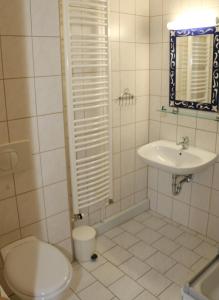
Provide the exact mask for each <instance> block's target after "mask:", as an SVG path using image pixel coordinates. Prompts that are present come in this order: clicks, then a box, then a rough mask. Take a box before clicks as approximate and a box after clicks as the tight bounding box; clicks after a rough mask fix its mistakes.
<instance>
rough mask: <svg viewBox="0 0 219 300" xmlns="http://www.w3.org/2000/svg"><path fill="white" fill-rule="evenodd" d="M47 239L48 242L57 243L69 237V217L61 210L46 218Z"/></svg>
mask: <svg viewBox="0 0 219 300" xmlns="http://www.w3.org/2000/svg"><path fill="white" fill-rule="evenodd" d="M47 228H48V239H49V242H50V243H53V244H54V243H58V242H61V241H63V240H66V239H67V238H69V237H70V235H71V231H70V217H69V213H68V212H62V213H60V214H58V215H56V216H53V217H49V218H48V219H47Z"/></svg>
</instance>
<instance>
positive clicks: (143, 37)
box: [136, 16, 149, 43]
mask: <svg viewBox="0 0 219 300" xmlns="http://www.w3.org/2000/svg"><path fill="white" fill-rule="evenodd" d="M136 42H137V43H149V18H148V17H141V16H136Z"/></svg>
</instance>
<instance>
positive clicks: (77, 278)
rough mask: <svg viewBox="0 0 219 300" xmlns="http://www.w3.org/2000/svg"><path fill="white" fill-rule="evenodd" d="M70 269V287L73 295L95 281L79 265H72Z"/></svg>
mask: <svg viewBox="0 0 219 300" xmlns="http://www.w3.org/2000/svg"><path fill="white" fill-rule="evenodd" d="M72 268H73V276H72V281H71V283H70V287H71V288H72V289H73V291H74V292H75V293H77V292H79V291H81V290H82V289H84V288H86V287H88V286H89V285H91V284H92V283H94V282H95V281H96V279H95V278H94V277H93V276H92V275H91V274H90V273H89V272H87V271H86V270H85V269H84V268H82V267H81V266H80V265H79V264H77V263H75V264H73V265H72Z"/></svg>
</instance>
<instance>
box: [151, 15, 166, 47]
mask: <svg viewBox="0 0 219 300" xmlns="http://www.w3.org/2000/svg"><path fill="white" fill-rule="evenodd" d="M162 25H163V24H162V17H161V16H158V17H151V18H150V43H161V42H162Z"/></svg>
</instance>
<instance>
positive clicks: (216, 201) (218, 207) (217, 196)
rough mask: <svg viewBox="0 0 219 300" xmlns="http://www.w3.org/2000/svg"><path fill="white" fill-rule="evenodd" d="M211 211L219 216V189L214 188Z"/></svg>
mask: <svg viewBox="0 0 219 300" xmlns="http://www.w3.org/2000/svg"><path fill="white" fill-rule="evenodd" d="M210 213H211V214H212V215H215V216H217V217H219V191H216V190H213V189H212V192H211V201H210Z"/></svg>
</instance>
